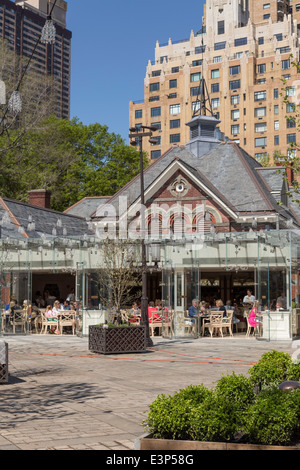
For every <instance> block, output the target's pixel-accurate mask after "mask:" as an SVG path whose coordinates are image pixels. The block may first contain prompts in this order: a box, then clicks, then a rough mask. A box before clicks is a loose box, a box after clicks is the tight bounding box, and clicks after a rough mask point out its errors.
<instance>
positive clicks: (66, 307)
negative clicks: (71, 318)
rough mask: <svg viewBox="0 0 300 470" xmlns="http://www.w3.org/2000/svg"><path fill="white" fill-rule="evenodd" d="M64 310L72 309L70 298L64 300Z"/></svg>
mask: <svg viewBox="0 0 300 470" xmlns="http://www.w3.org/2000/svg"><path fill="white" fill-rule="evenodd" d="M64 310H71V306H70V301H69V300H65V301H64Z"/></svg>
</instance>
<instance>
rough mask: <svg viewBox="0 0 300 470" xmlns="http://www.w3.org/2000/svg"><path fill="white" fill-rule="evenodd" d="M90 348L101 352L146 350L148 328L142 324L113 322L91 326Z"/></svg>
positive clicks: (116, 352) (113, 352) (115, 352)
mask: <svg viewBox="0 0 300 470" xmlns="http://www.w3.org/2000/svg"><path fill="white" fill-rule="evenodd" d="M89 350H90V351H92V352H96V353H101V354H120V353H137V352H144V351H146V329H145V327H144V326H140V325H130V323H128V324H121V325H116V324H113V323H110V324H104V325H90V326H89Z"/></svg>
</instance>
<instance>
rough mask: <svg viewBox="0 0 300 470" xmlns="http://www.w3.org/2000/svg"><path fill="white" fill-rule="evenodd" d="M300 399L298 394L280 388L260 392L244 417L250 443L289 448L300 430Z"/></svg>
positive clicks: (245, 429)
mask: <svg viewBox="0 0 300 470" xmlns="http://www.w3.org/2000/svg"><path fill="white" fill-rule="evenodd" d="M295 392H296V393H295ZM299 396H300V395H299V392H298V390H295V391H284V390H279V389H278V387H274V388H272V389H269V390H264V391H262V392H260V393H259V395H258V396H257V397H256V400H255V402H254V403H253V404H252V405H251V406H250V408H249V410H248V412H247V413H246V416H245V424H244V431H245V433H246V434H247V437H248V440H249V442H251V443H254V444H263V445H289V444H290V443H291V442H292V440H293V439H294V438H295V436H296V434H297V432H298V430H299V416H300V414H299V402H300V400H299ZM297 401H298V407H297V406H295V405H297Z"/></svg>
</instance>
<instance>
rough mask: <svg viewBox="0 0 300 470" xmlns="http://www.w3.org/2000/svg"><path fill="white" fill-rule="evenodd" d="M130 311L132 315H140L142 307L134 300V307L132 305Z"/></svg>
mask: <svg viewBox="0 0 300 470" xmlns="http://www.w3.org/2000/svg"><path fill="white" fill-rule="evenodd" d="M129 313H130V314H131V315H139V316H140V315H141V311H140V309H139V308H138V306H137V303H136V302H133V304H132V307H131V309H130V310H129Z"/></svg>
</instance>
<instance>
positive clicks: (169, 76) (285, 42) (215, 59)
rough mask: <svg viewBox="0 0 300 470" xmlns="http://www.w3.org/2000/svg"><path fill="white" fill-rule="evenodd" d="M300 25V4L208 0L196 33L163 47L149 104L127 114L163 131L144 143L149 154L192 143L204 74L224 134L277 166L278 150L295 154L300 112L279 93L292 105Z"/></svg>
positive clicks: (151, 70) (147, 94) (149, 79)
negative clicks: (191, 130) (284, 90)
mask: <svg viewBox="0 0 300 470" xmlns="http://www.w3.org/2000/svg"><path fill="white" fill-rule="evenodd" d="M199 17H200V12H199ZM199 24H201V21H199ZM299 28H300V3H299V4H296V3H294V2H293V3H290V2H289V0H264V1H260V2H258V1H254V0H207V1H206V5H205V7H204V18H203V27H201V29H200V30H199V31H198V32H196V33H194V32H193V31H192V32H191V34H190V37H189V38H188V39H185V40H179V41H178V40H176V41H172V40H171V39H169V41H168V43H166V44H160V43H159V42H157V43H156V48H155V60H154V61H153V62H151V61H149V62H148V65H147V70H146V76H145V83H144V99H143V100H142V101H138V102H134V101H131V102H130V113H129V115H130V119H129V126H130V127H133V126H135V125H138V124H142V125H151V124H156V125H158V126H159V127H160V132H159V133H155V134H157V136H159V138H160V141H159V143H158V144H157V145H151V144H150V143H149V144H148V143H147V144H146V141H145V143H144V149H145V151H147V152H148V154H149V157H150V158H152V159H154V158H157V157H159V156H160V155H161V154H162V153H164V152H165V151H166V150H168V149H169V148H170V147H171V146H172V145H173V144H178V145H184V144H186V142H187V141H188V140H189V138H190V134H189V128H188V127H187V126H186V123H187V122H189V121H190V119H191V117H192V115H193V110H194V109H197V108H198V107H199V96H198V93H199V84H200V79H201V77H202V74H203V77H204V78H205V81H206V84H207V88H208V92H209V95H210V99H211V104H212V109H213V113H214V114H215V115H216V117H217V118H218V119H220V121H221V123H220V129H221V131H222V132H223V133H224V135H225V136H226V137H228V138H229V139H231V140H235V141H236V142H238V143H239V144H240V146H241V147H243V148H244V149H245V150H246V151H247V152H248V153H249V154H250V155H252V156H253V157H256V158H257V159H261V158H262V157H265V156H266V155H269V157H270V163H271V164H272V162H273V158H274V156H276V155H278V154H279V152H282V154H287V153H288V152H290V144H291V143H292V142H294V141H295V139H296V129H295V122H294V121H293V120H292V119H290V118H291V117H292V116H293V115H294V113H293V111H294V108H293V105H291V106H287V105H286V104H284V103H283V99H282V96H281V90H282V88H283V87H287V89H288V94H289V95H290V96H291V100H293V96H294V97H297V93H298V91H297V88H298V87H299V83H300V82H299V80H300V74H299V73H298V71H297V69H296V67H294V66H293V64H292V62H293V60H295V61H298V60H299V36H300V33H299ZM291 54H292V56H293V57H291ZM282 80H286V83H285V85H284V84H283V82H282ZM147 145H148V147H147ZM293 152H295V150H294V151H293Z"/></svg>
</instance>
